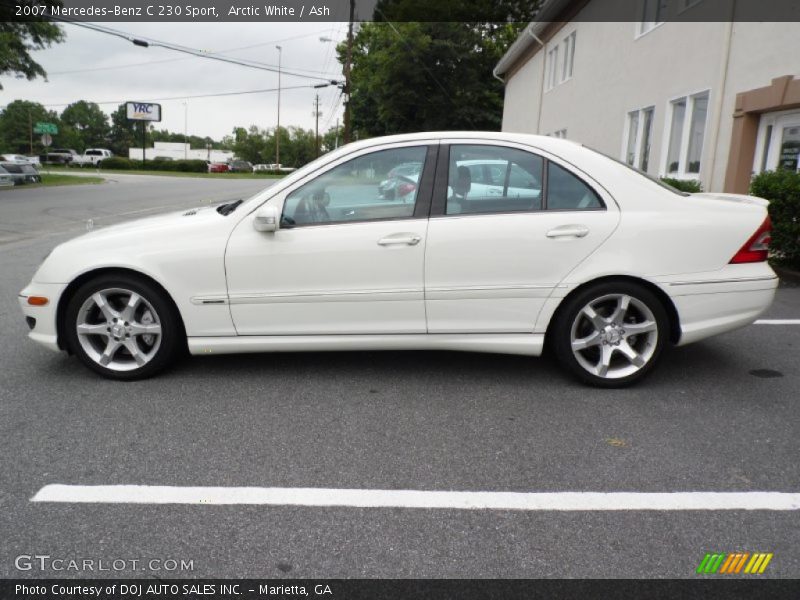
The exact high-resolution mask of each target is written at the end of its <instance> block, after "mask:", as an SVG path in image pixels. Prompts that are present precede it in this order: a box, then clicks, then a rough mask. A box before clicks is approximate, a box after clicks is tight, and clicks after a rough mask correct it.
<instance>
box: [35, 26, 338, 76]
mask: <svg viewBox="0 0 800 600" xmlns="http://www.w3.org/2000/svg"><path fill="white" fill-rule="evenodd" d="M328 31H330V30H329V29H320V30H319V31H315V32H313V33H304V34H303V35H295V36H291V37H287V38H281V39H279V40H274V41H272V42H264V43H260V44H251V45H249V46H239V47H236V48H226V49H225V50H218V51H216V52H212V54H224V53H226V52H238V51H240V50H249V49H251V48H258V47H260V46H268V45H271V44H276V43H281V42H286V41H290V40H297V39H301V38H305V37H311V36H312V35H318V34H320V33H323V32H328ZM194 58H200V57H194ZM203 58H205V56H204V57H203ZM186 60H190V59H189V58H166V59H164V60H149V61H145V62H137V63H127V64H124V65H113V66H108V67H91V68H88V69H71V70H69V71H48V73H47V76H48V77H50V76H51V75H70V74H73V73H91V72H94V71H112V70H117V69H126V68H130V67H143V66H148V65H157V64H163V63H172V62H181V61H186ZM242 60H248V59H242ZM267 66H275V65H267ZM276 68H277V67H276ZM290 70H295V71H303V72H305V73H317V74H320V75H323V76H325V75H326V74H327V63H326V65H325V68H324V69H323V70H322V71H316V70H314V69H302V68H300V67H290ZM281 71H283V69H281Z"/></svg>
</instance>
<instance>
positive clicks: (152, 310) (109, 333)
mask: <svg viewBox="0 0 800 600" xmlns="http://www.w3.org/2000/svg"><path fill="white" fill-rule="evenodd" d="M65 319H66V320H65V323H64V328H63V331H64V332H65V333H66V337H67V341H68V343H69V346H70V349H71V350H72V351H73V352H74V353H75V354H76V355H77V357H78V358H79V359H80V360H81V362H83V364H85V365H86V366H87V367H89V368H90V369H92V370H93V371H95V372H96V373H99V374H101V375H103V376H104V377H108V378H110V379H122V380H133V379H143V378H146V377H150V376H152V375H155V374H156V373H157V372H159V371H160V370H162V369H163V368H164V367H166V366H167V365H168V364H169V363H170V362H172V360H173V359H174V358H175V356H176V355H177V352H178V349H179V348H180V343H181V341H180V338H181V331H182V330H181V327H180V321H179V316H178V314H177V311H176V310H175V308H174V306H173V305H172V303H171V302H170V301H169V299H168V298H166V297H165V295H164V293H163V292H162V291H160V290H159V289H157V288H156V287H155V286H153V284H151V283H150V282H148V281H146V280H144V279H140V278H136V277H128V276H102V277H98V278H96V279H93V280H91V281H89V282H88V283H86V284H84V285H83V286H81V287H80V289H78V291H77V292H76V293H75V294H74V295H73V297H72V298H71V299H70V301H69V304H68V305H67V310H66V313H65Z"/></svg>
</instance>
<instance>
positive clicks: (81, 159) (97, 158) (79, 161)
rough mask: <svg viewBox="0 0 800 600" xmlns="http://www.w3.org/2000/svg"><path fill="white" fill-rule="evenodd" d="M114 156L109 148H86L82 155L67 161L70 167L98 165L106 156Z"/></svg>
mask: <svg viewBox="0 0 800 600" xmlns="http://www.w3.org/2000/svg"><path fill="white" fill-rule="evenodd" d="M112 156H114V153H113V152H111V150H106V149H105V148H88V149H87V150H86V152H84V153H83V156H77V157H75V158H74V159H72V162H70V163H69V166H71V167H99V166H100V164H101V163H102V162H103V161H104V160H105V159H107V158H111V157H112Z"/></svg>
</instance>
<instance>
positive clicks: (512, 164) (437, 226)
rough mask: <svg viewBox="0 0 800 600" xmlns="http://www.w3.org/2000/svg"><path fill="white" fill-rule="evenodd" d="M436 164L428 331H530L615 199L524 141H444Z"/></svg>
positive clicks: (604, 225) (598, 238)
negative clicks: (522, 144)
mask: <svg viewBox="0 0 800 600" xmlns="http://www.w3.org/2000/svg"><path fill="white" fill-rule="evenodd" d="M439 165H440V166H439V169H438V171H439V173H441V174H442V177H445V178H446V179H444V180H442V179H439V180H437V185H436V191H435V192H434V197H433V209H432V213H431V220H430V225H429V226H428V245H427V249H426V261H425V294H426V296H425V297H426V308H427V315H428V332H429V333H456V332H461V333H464V332H476V333H478V332H483V333H489V332H509V333H510V332H533V330H534V324H535V323H536V318H537V316H538V314H539V310H540V309H541V307H542V305H543V303H544V301H545V300H546V299H547V297H548V296H549V295H550V294H551V292H552V291H553V290H554V288H555V287H556V286H557V285H558V284H559V282H560V281H561V280H563V279H564V277H566V275H567V274H568V273H569V272H570V271H571V270H572V269H573V268H574V267H575V266H576V265H577V264H578V263H579V262H581V261H582V260H583V259H584V258H586V257H587V256H588V255H589V254H590V253H591V252H592V251H593V250H595V249H596V248H597V247H598V246H599V245H600V244H601V243H602V242H603V241H604V240H605V239H606V238H608V236H609V235H610V234H611V232H612V231H613V230H614V228H615V227H616V225H617V223H618V221H619V212H618V210H617V207H616V205H615V204H614V202H613V200H612V199H610V198H608V197H607V196H603V195H601V194H600V193H598V192H597V191H596V190H595V189H594V188H593V187H592V185H590V184H589V183H587V181H586V177H585V176H583V175H581V174H578V173H575V172H573V169H572V168H570V167H567V166H565V165H564V164H562V163H560V162H556V160H555V159H547V158H545V157H543V156H540V155H537V154H535V153H533V152H530V151H529V150H528V149H525V147H512V146H510V145H489V144H485V143H484V144H454V145H452V146H449V148H448V147H447V146H443V147H442V148H441V150H440V158H439ZM439 173H437V177H439ZM473 176H476V177H482V179H481V180H480V181H478V182H476V183H474V184H473V180H472V178H473Z"/></svg>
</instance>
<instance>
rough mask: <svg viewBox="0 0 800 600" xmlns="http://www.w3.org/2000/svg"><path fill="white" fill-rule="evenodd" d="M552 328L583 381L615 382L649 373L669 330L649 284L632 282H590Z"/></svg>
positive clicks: (562, 357)
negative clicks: (644, 285)
mask: <svg viewBox="0 0 800 600" xmlns="http://www.w3.org/2000/svg"><path fill="white" fill-rule="evenodd" d="M554 325H555V326H554V329H553V331H552V332H551V335H552V336H554V338H553V340H552V341H553V348H554V350H555V354H556V357H557V358H558V361H559V362H560V363H561V365H562V366H563V367H564V368H565V369H566V370H567V371H569V372H570V373H571V374H573V375H575V376H576V377H577V378H578V379H580V380H581V381H583V382H585V383H588V384H590V385H594V386H597V387H605V388H616V387H625V386H627V385H630V384H632V383H634V382H636V381H638V380H640V379H641V378H642V377H644V376H645V375H646V374H647V373H648V372H650V370H652V369H653V367H654V366H655V365H656V363H657V362H658V359H659V358H660V356H661V354H662V352H663V350H664V346H665V345H666V343H667V338H668V336H669V317H668V316H667V312H666V310H665V309H664V306H663V304H662V303H661V301H660V300H659V299H658V297H656V296H655V294H653V293H652V292H651V291H650V290H648V289H646V288H644V287H642V286H640V285H637V284H635V283H627V282H617V283H615V282H607V283H601V284H598V285H594V286H590V287H589V288H587V289H586V290H583V291H582V292H580V293H578V294H577V295H575V296H573V297H572V298H570V299H569V300H568V301H567V304H566V305H564V306H563V308H562V309H561V310H560V311H559V314H558V316H557V317H556V321H555V324H554Z"/></svg>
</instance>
